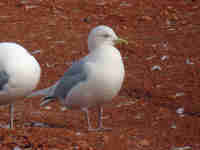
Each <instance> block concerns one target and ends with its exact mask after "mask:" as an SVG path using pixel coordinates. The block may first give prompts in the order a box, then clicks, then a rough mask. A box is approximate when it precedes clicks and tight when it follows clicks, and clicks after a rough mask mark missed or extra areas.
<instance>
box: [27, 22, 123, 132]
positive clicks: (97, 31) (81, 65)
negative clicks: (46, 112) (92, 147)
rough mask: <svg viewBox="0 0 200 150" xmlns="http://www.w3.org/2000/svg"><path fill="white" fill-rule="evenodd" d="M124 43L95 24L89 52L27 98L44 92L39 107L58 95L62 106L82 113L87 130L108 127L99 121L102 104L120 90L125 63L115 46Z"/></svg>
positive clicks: (111, 31)
mask: <svg viewBox="0 0 200 150" xmlns="http://www.w3.org/2000/svg"><path fill="white" fill-rule="evenodd" d="M123 42H124V43H127V41H126V40H123V39H121V38H119V37H118V36H117V35H116V34H115V32H114V31H113V30H112V29H111V28H110V27H108V26H105V25H100V26H97V27H96V28H94V29H92V31H91V32H90V33H89V36H88V50H89V54H88V55H87V56H85V57H83V58H82V59H80V60H79V61H76V62H74V63H73V64H72V65H71V67H70V68H69V69H68V70H67V71H66V72H65V73H64V75H63V77H61V79H60V80H58V81H57V82H56V83H55V84H54V85H53V86H51V87H49V88H46V89H42V90H39V91H36V92H33V93H32V94H31V95H29V97H32V96H38V95H44V96H45V97H44V98H43V101H42V103H41V104H40V105H41V106H44V105H46V104H48V103H50V102H52V101H54V100H55V99H56V98H58V99H59V101H60V102H61V104H63V105H64V106H65V107H67V108H69V109H75V110H76V109H78V110H82V111H84V112H85V116H86V119H87V123H88V130H89V131H100V130H109V129H110V128H105V127H104V126H103V123H102V114H103V107H102V105H103V104H106V103H109V102H110V101H111V100H112V99H113V97H114V96H116V95H117V94H118V92H119V90H120V89H121V86H122V83H123V80H124V75H125V71H124V64H123V61H122V57H121V54H120V52H119V50H118V49H117V48H115V47H114V45H115V44H117V43H123ZM90 107H97V110H98V127H97V128H92V126H91V123H90V118H89V114H88V113H89V112H88V109H89V108H90Z"/></svg>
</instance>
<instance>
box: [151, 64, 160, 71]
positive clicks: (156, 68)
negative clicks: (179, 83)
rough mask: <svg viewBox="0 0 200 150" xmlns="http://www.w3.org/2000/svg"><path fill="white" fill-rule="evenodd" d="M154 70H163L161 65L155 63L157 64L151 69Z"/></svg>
mask: <svg viewBox="0 0 200 150" xmlns="http://www.w3.org/2000/svg"><path fill="white" fill-rule="evenodd" d="M154 70H160V71H161V67H160V66H157V65H155V66H153V67H152V68H151V71H154Z"/></svg>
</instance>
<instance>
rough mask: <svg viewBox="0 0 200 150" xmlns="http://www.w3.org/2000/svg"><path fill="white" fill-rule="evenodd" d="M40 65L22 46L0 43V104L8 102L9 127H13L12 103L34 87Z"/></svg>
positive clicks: (38, 76) (38, 75)
mask: <svg viewBox="0 0 200 150" xmlns="http://www.w3.org/2000/svg"><path fill="white" fill-rule="evenodd" d="M40 72H41V70H40V65H39V64H38V62H37V61H36V59H35V58H34V57H33V56H32V55H30V54H29V52H28V51H27V50H26V49H24V48H23V47H22V46H20V45H18V44H16V43H11V42H2V43H0V105H5V104H10V115H11V119H10V127H11V128H13V111H14V110H13V109H14V108H13V104H14V102H16V101H18V100H22V99H23V98H24V97H25V96H27V95H28V94H30V93H31V92H32V90H33V89H34V88H36V86H37V84H38V82H39V80H40Z"/></svg>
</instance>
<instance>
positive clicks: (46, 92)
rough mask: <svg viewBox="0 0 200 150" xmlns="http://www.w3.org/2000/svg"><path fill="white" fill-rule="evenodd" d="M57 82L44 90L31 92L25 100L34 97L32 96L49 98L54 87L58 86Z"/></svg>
mask: <svg viewBox="0 0 200 150" xmlns="http://www.w3.org/2000/svg"><path fill="white" fill-rule="evenodd" d="M58 83H59V81H57V82H56V83H55V84H54V85H52V86H50V87H48V88H44V89H41V90H38V91H35V92H32V93H31V94H30V95H28V96H27V98H30V97H34V96H46V97H51V96H53V94H54V91H55V89H56V86H57V85H58Z"/></svg>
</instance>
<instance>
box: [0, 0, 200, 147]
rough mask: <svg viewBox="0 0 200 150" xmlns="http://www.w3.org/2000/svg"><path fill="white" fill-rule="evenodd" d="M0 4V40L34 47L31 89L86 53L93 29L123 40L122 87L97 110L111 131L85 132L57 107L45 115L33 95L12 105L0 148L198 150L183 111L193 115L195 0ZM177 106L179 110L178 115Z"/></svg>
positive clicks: (198, 129) (199, 10) (79, 117)
mask: <svg viewBox="0 0 200 150" xmlns="http://www.w3.org/2000/svg"><path fill="white" fill-rule="evenodd" d="M0 6H1V9H0V35H1V36H0V41H12V42H17V43H19V44H21V45H23V46H24V47H25V48H27V49H29V50H30V51H34V50H40V53H37V54H34V56H35V57H36V58H37V60H38V61H39V62H40V64H41V67H42V71H43V72H42V77H41V82H40V84H39V86H38V89H40V88H45V87H47V86H50V85H51V84H53V83H54V82H55V81H56V80H57V79H59V78H60V77H61V76H62V75H63V73H64V71H65V70H66V69H67V68H68V67H69V66H70V64H71V62H72V61H74V60H77V59H79V58H80V57H82V56H85V55H86V54H87V52H88V51H87V36H88V32H89V31H90V30H91V29H92V28H93V27H95V26H97V25H100V24H105V25H109V26H111V27H112V28H113V29H114V30H115V32H116V33H117V34H118V35H119V36H120V37H123V38H125V39H127V40H128V41H129V45H121V46H119V47H118V48H119V49H120V51H121V53H122V56H123V58H124V63H125V67H126V78H125V82H124V85H123V87H122V89H121V92H120V93H119V95H118V96H117V97H116V98H115V99H114V100H113V102H112V104H110V105H108V106H106V107H105V117H104V124H105V125H106V126H108V127H112V128H113V130H112V131H111V132H88V131H87V123H86V120H85V118H84V115H83V113H82V112H79V111H71V110H66V111H61V109H60V108H61V105H60V104H59V103H58V102H56V103H53V104H51V105H49V106H51V109H50V110H47V109H45V108H41V107H40V106H39V104H40V97H35V98H32V99H25V100H24V101H19V102H18V103H16V110H15V112H16V113H15V130H9V129H0V149H1V150H13V149H14V148H15V150H16V149H17V147H18V148H20V149H23V150H199V149H200V115H198V114H196V115H192V113H191V112H197V113H198V112H200V100H199V98H200V54H199V48H200V36H199V34H200V3H199V1H198V0H176V1H174V0H163V1H156V0H135V1H133V0H109V1H105V0H93V1H89V0H73V1H72V0H57V1H56V0H34V1H31V0H23V1H22V0H21V1H20V0H15V1H14V0H13V1H7V0H1V2H0ZM163 59H164V60H163ZM154 66H159V67H160V70H159V68H158V69H155V70H152V67H154ZM178 108H184V111H185V112H186V113H185V114H182V115H179V114H178V113H176V110H177V109H178ZM93 112H95V109H94V110H92V113H93ZM0 113H1V116H0V123H1V124H7V123H8V120H9V114H8V109H7V106H5V107H2V108H1V109H0ZM95 114H96V112H95ZM92 118H93V123H94V125H95V123H96V116H95V115H93V116H92ZM31 122H42V123H47V124H50V125H52V127H32V126H30V123H31ZM53 126H54V127H53ZM55 126H56V127H55Z"/></svg>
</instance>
